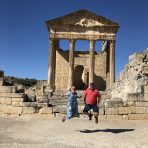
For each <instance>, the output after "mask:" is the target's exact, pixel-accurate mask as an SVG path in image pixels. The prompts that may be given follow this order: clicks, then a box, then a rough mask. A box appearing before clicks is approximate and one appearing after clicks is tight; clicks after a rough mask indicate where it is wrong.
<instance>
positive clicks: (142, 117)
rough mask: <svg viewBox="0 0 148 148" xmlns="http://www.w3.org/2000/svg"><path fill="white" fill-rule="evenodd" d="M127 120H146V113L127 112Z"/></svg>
mask: <svg viewBox="0 0 148 148" xmlns="http://www.w3.org/2000/svg"><path fill="white" fill-rule="evenodd" d="M128 118H129V120H148V114H129V115H128Z"/></svg>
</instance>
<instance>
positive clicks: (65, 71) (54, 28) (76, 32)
mask: <svg viewBox="0 0 148 148" xmlns="http://www.w3.org/2000/svg"><path fill="white" fill-rule="evenodd" d="M46 24H47V28H48V31H49V34H50V35H49V41H50V48H49V64H48V86H49V88H50V89H56V90H65V89H68V88H70V87H71V86H73V85H75V86H76V88H77V89H80V90H81V89H85V88H86V87H87V86H88V84H89V83H90V82H94V83H95V85H96V88H98V89H100V90H105V89H106V88H111V87H112V84H113V83H114V81H115V42H116V33H117V31H118V28H119V24H118V23H115V22H113V21H111V20H109V19H107V18H105V17H102V16H98V15H96V14H94V13H91V12H89V11H87V10H79V11H76V12H74V13H71V14H68V15H65V16H62V17H59V18H56V19H53V20H49V21H47V22H46ZM61 39H66V40H69V50H68V51H63V50H62V49H61V48H60V45H59V41H60V40H61ZM77 40H88V41H89V50H88V51H87V52H84V51H76V50H75V43H76V41H77ZM96 41H102V50H101V51H100V52H96V49H95V42H96Z"/></svg>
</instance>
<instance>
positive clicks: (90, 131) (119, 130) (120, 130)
mask: <svg viewBox="0 0 148 148" xmlns="http://www.w3.org/2000/svg"><path fill="white" fill-rule="evenodd" d="M134 130H135V129H96V130H89V129H84V130H78V131H79V132H81V133H97V132H109V133H114V134H119V133H123V132H132V131H134Z"/></svg>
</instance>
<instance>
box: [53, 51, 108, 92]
mask: <svg viewBox="0 0 148 148" xmlns="http://www.w3.org/2000/svg"><path fill="white" fill-rule="evenodd" d="M106 56H107V55H106V52H105V51H103V52H98V53H97V52H96V53H95V70H94V73H95V85H96V87H97V88H98V89H100V90H105V88H106ZM68 61H69V51H62V50H57V52H56V79H55V85H56V89H57V90H65V89H67V84H68V72H69V69H68V67H69V66H68ZM88 77H89V52H83V51H75V71H74V84H75V85H76V87H77V88H78V89H80V88H81V89H85V88H86V87H87V85H88ZM77 82H78V83H79V84H77Z"/></svg>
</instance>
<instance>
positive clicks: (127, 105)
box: [124, 101, 135, 107]
mask: <svg viewBox="0 0 148 148" xmlns="http://www.w3.org/2000/svg"><path fill="white" fill-rule="evenodd" d="M134 105H135V102H134V101H127V102H126V104H124V106H126V107H131V106H134Z"/></svg>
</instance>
